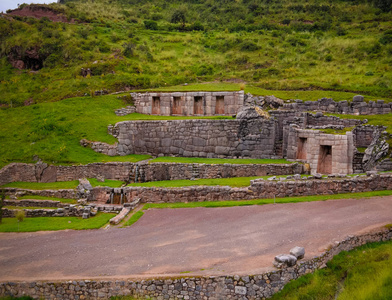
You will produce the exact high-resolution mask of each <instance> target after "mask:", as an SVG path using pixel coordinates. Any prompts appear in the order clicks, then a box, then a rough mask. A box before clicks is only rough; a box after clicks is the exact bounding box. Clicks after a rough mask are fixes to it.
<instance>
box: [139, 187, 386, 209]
mask: <svg viewBox="0 0 392 300" xmlns="http://www.w3.org/2000/svg"><path fill="white" fill-rule="evenodd" d="M391 195H392V190H386V191H373V192H363V193H348V194H333V195H316V196H302V197H284V198H276V199H255V200H241V201H205V202H188V203H147V204H145V205H144V206H143V210H146V209H149V208H193V207H234V206H249V205H265V204H272V203H277V204H279V203H300V202H313V201H326V200H339V199H360V198H369V197H382V196H391Z"/></svg>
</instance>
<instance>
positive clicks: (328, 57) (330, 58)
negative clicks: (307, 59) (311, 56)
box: [325, 54, 332, 62]
mask: <svg viewBox="0 0 392 300" xmlns="http://www.w3.org/2000/svg"><path fill="white" fill-rule="evenodd" d="M325 61H327V62H330V61H332V55H330V54H328V55H327V56H326V57H325Z"/></svg>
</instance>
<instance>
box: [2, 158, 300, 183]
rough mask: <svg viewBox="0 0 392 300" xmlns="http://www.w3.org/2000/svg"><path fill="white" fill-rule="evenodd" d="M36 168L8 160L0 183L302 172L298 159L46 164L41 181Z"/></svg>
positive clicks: (236, 175)
mask: <svg viewBox="0 0 392 300" xmlns="http://www.w3.org/2000/svg"><path fill="white" fill-rule="evenodd" d="M37 168H38V167H37V165H33V164H22V163H14V164H10V165H8V166H6V167H4V168H3V169H1V170H0V185H3V184H7V183H11V182H15V181H27V182H56V181H72V180H78V179H80V178H97V177H103V178H105V179H112V180H120V181H129V180H130V181H132V182H134V181H135V178H137V181H138V182H147V181H159V180H176V179H191V178H226V177H249V176H266V175H289V174H297V173H298V174H301V173H302V172H303V171H302V168H303V166H302V165H301V164H298V163H294V164H249V165H236V164H181V163H151V164H148V163H129V162H109V163H92V164H87V165H78V166H50V167H47V168H46V169H43V171H42V174H44V176H43V177H44V179H45V181H42V180H41V178H42V177H40V176H36V173H37V172H36V169H37ZM46 170H49V171H46ZM10 173H12V176H10ZM49 173H50V174H49Z"/></svg>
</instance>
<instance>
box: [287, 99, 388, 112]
mask: <svg viewBox="0 0 392 300" xmlns="http://www.w3.org/2000/svg"><path fill="white" fill-rule="evenodd" d="M282 109H284V110H293V111H324V112H329V113H337V114H354V115H379V114H389V113H391V112H392V102H391V103H385V102H384V100H377V101H369V102H365V100H364V97H363V96H360V95H357V96H354V97H353V100H352V101H351V102H349V101H334V100H333V99H331V98H322V99H319V100H317V101H305V102H304V101H302V100H296V101H295V103H285V104H284V105H283V107H282Z"/></svg>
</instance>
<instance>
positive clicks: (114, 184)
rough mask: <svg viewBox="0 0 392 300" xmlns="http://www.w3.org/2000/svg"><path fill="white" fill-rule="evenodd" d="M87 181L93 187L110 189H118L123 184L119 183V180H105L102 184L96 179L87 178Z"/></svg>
mask: <svg viewBox="0 0 392 300" xmlns="http://www.w3.org/2000/svg"><path fill="white" fill-rule="evenodd" d="M88 181H90V183H91V185H92V186H93V187H97V186H108V187H112V188H118V187H121V186H122V185H123V184H124V182H123V181H120V180H110V179H105V181H104V182H100V181H98V180H97V179H96V178H88Z"/></svg>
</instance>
